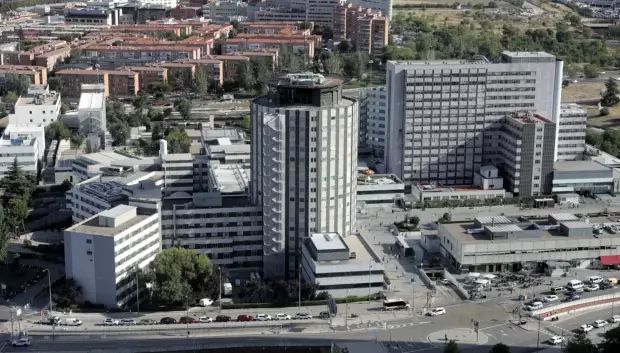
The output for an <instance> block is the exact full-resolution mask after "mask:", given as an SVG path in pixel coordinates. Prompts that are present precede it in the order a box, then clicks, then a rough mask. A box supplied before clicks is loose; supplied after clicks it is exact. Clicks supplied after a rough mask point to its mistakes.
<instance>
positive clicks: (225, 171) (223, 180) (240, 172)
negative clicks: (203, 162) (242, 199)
mask: <svg viewBox="0 0 620 353" xmlns="http://www.w3.org/2000/svg"><path fill="white" fill-rule="evenodd" d="M212 170H213V176H215V179H216V180H217V183H218V184H219V185H220V192H221V193H222V194H229V193H242V192H247V188H248V186H249V183H250V177H249V175H250V166H249V165H239V164H219V165H216V164H214V165H213V166H212Z"/></svg>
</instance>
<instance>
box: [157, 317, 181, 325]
mask: <svg viewBox="0 0 620 353" xmlns="http://www.w3.org/2000/svg"><path fill="white" fill-rule="evenodd" d="M159 323H160V324H162V325H169V324H176V323H177V320H175V319H173V318H171V317H162V318H161V320H159Z"/></svg>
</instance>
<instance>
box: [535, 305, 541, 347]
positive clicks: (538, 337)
mask: <svg viewBox="0 0 620 353" xmlns="http://www.w3.org/2000/svg"><path fill="white" fill-rule="evenodd" d="M540 321H541V317H540V313H539V314H538V332H537V336H536V352H538V351H539V350H540Z"/></svg>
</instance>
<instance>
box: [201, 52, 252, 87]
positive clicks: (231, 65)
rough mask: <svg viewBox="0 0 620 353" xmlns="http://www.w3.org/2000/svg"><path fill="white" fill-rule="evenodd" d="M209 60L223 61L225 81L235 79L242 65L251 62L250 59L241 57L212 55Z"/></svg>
mask: <svg viewBox="0 0 620 353" xmlns="http://www.w3.org/2000/svg"><path fill="white" fill-rule="evenodd" d="M209 59H215V60H221V61H222V62H223V63H224V77H223V79H222V82H223V80H226V79H228V80H231V79H235V77H236V76H237V70H238V69H239V66H240V65H242V64H243V65H245V63H247V62H250V58H248V57H247V56H240V55H211V56H210V57H209Z"/></svg>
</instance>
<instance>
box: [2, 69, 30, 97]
mask: <svg viewBox="0 0 620 353" xmlns="http://www.w3.org/2000/svg"><path fill="white" fill-rule="evenodd" d="M30 83H31V82H30V78H29V77H28V76H26V75H15V74H8V75H6V86H5V88H6V90H7V91H13V92H15V94H17V95H18V96H20V95H21V94H22V93H24V92H26V90H28V86H30Z"/></svg>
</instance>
